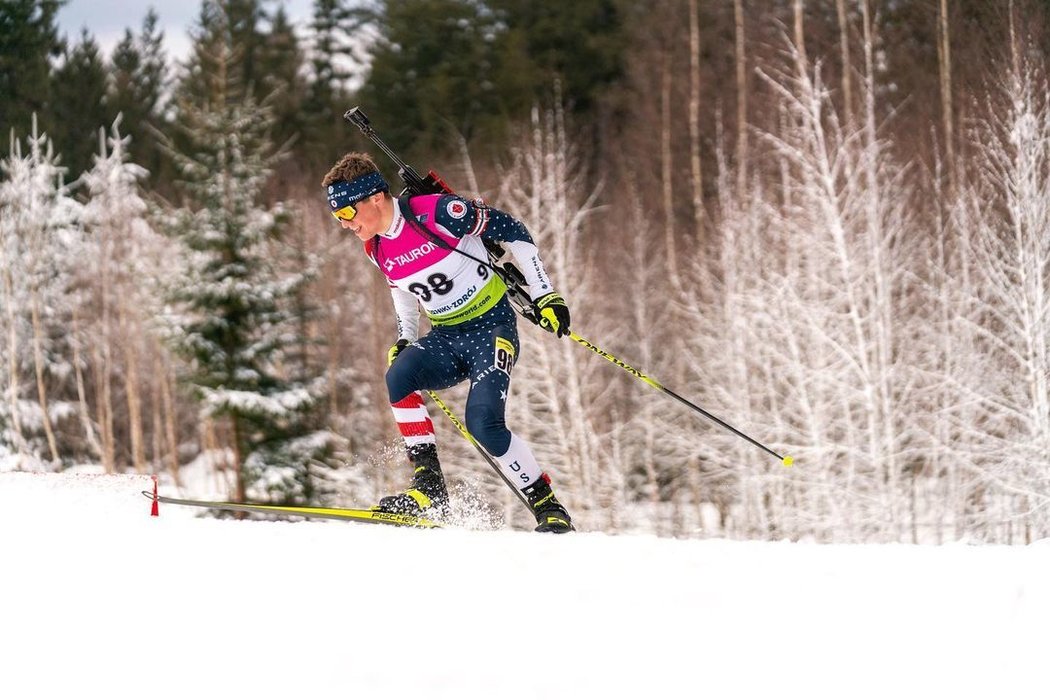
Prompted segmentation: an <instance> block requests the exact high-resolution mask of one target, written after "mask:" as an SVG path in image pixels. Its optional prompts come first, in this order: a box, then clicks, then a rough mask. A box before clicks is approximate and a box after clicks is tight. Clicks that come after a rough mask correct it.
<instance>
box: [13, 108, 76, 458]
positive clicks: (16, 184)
mask: <svg viewBox="0 0 1050 700" xmlns="http://www.w3.org/2000/svg"><path fill="white" fill-rule="evenodd" d="M0 174H2V177H3V179H2V181H0V275H2V276H3V279H2V286H3V304H4V310H3V328H4V333H3V336H4V343H3V345H2V347H3V355H4V372H3V373H2V376H3V379H4V399H5V400H4V401H3V402H2V403H0V405H2V407H3V408H2V412H0V420H2V422H3V427H4V436H3V438H2V442H3V443H4V444H5V445H7V446H8V447H9V448H13V449H14V450H16V451H18V452H20V453H22V454H28V455H29V456H33V457H38V458H41V459H45V460H48V461H50V462H51V463H52V464H54V465H56V466H57V465H58V463H59V462H60V459H61V456H62V454H61V450H60V444H59V443H60V440H59V435H57V431H56V422H58V421H60V420H62V419H63V418H65V417H66V416H68V415H70V414H71V413H73V410H74V409H75V406H76V404H75V402H73V401H70V400H68V399H69V398H70V397H71V393H70V391H69V390H70V387H71V384H72V383H71V382H70V381H69V380H70V376H71V369H72V365H71V363H70V357H69V353H68V350H69V348H68V344H67V338H66V332H67V329H68V328H69V324H70V317H71V315H72V307H71V304H70V300H71V299H72V294H71V291H72V282H73V277H72V271H73V270H74V269H76V267H77V265H78V264H79V254H80V247H81V243H82V236H81V232H80V230H79V228H78V226H77V220H78V218H79V215H80V205H79V204H78V203H77V202H76V201H75V200H74V199H73V198H72V197H71V196H70V194H69V188H68V187H67V186H66V185H65V183H64V170H63V168H62V167H61V166H60V165H59V162H58V156H57V155H56V154H55V153H54V150H53V148H52V145H51V140H50V138H49V137H48V136H47V134H43V133H39V131H38V129H37V124H36V119H35V118H34V119H33V125H32V129H31V132H30V134H29V136H28V137H27V138H26V141H25V153H23V150H22V145H21V143H20V142H19V141H17V140H14V138H12V143H11V150H10V153H9V156H8V157H7V158H6V159H4V160H2V161H0Z"/></svg>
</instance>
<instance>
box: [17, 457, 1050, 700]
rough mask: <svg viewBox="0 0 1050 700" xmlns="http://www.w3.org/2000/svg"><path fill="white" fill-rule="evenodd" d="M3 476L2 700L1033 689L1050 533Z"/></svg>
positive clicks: (1019, 693)
mask: <svg viewBox="0 0 1050 700" xmlns="http://www.w3.org/2000/svg"><path fill="white" fill-rule="evenodd" d="M150 484H151V482H150V480H149V479H148V477H140V476H91V475H70V474H63V475H58V474H39V473H36V474H29V473H0V562H2V570H0V697H3V698H17V699H21V698H63V697H83V696H89V697H101V698H147V699H154V698H218V697H237V698H253V699H254V698H277V697H280V698H297V699H302V698H315V699H316V698H321V697H324V698H327V697H341V698H350V699H352V700H356V699H357V698H425V699H427V700H429V699H432V698H528V699H529V700H536V699H538V698H543V699H544V700H552V699H557V698H663V697H673V698H682V697H685V698H693V697H695V698H701V697H703V698H718V699H720V700H721V699H723V698H784V697H789V698H791V697H798V698H835V699H836V700H843V699H851V700H852V699H854V698H880V699H882V700H885V699H887V698H894V699H898V698H924V699H932V698H985V699H987V698H1043V699H1045V698H1050V543H1048V542H1046V541H1043V542H1039V543H1036V544H1033V545H1030V546H1027V547H1001V546H968V545H965V544H956V545H949V546H942V547H927V546H908V545H880V546H871V545H842V546H830V545H815V544H797V543H787V542H783V543H764V542H731V541H724V540H672V539H659V538H655V537H640V536H619V537H614V536H607V535H602V534H595V533H587V534H579V533H577V534H574V535H570V536H564V537H558V536H553V535H538V534H534V533H527V532H511V531H495V532H492V531H489V532H479V531H466V530H444V531H414V530H405V529H398V528H392V527H385V526H377V525H365V524H354V523H345V522H332V521H315V522H255V521H236V520H217V519H210V518H199V517H196V514H195V511H194V510H193V509H189V508H185V507H180V506H171V505H164V504H162V505H161V512H160V517H158V518H151V517H150V516H149V508H150V503H149V501H147V500H146V499H145V498H143V497H142V496H141V495H140V494H139V491H141V490H143V489H148V488H150Z"/></svg>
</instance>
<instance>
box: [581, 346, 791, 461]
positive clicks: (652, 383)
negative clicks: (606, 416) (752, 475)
mask: <svg viewBox="0 0 1050 700" xmlns="http://www.w3.org/2000/svg"><path fill="white" fill-rule="evenodd" d="M569 337H570V338H572V339H573V340H575V341H576V342H577V343H579V344H580V345H582V346H583V347H585V348H587V349H588V350H591V351H593V352H595V353H597V354H598V355H601V356H602V357H604V358H605V359H606V360H608V361H609V362H611V363H613V364H614V365H616V366H617V367H619V368H621V369H623V370H624V371H626V372H627V373H628V374H630V375H632V376H634V377H637V378H638V379H641V380H642V381H643V382H645V383H646V384H648V385H649V386H651V387H653V388H654V389H659V390H660V391H662V392H664V393H665V394H667V395H668V396H670V397H672V398H675V399H678V400H679V401H681V402H682V403H683V404H685V405H686V406H688V407H689V408H691V409H693V410H694V411H697V412H698V413H700V414H701V415H703V416H704V417H705V418H709V419H711V420H713V421H714V422H715V423H717V424H718V425H720V426H722V427H723V428H725V429H726V430H729V431H730V432H732V433H733V434H735V435H738V436H739V437H742V438H744V439H745V440H747V441H748V442H750V443H751V444H752V445H754V446H755V447H759V448H761V449H763V450H765V451H766V452H768V453H769V454H771V455H773V456H774V457H776V458H777V459H779V460H780V461H781V463H782V464H783V465H784V466H785V467H790V466H791V465H792V464H793V463H794V462H795V460H794V458H793V457H791V456H788V455H779V454H777V453H776V452H774V451H773V450H771V449H769V448H768V447H766V446H765V445H763V444H762V443H761V442H759V441H758V440H755V439H754V438H752V437H750V436H748V435H745V434H744V433H742V432H740V431H739V430H737V429H736V428H734V427H733V426H731V425H729V423H726V422H725V421H724V420H722V419H721V418H718V417H717V416H713V415H711V414H710V413H708V412H707V411H705V410H704V409H702V408H700V407H699V406H697V405H696V404H695V403H693V402H692V401H689V400H688V399H685V398H682V397H681V396H679V395H678V394H676V393H675V392H673V391H671V390H670V389H668V388H667V387H665V386H664V385H663V384H661V383H660V382H658V381H656V380H655V379H653V378H652V377H647V376H645V375H644V374H642V373H641V372H639V371H638V370H636V369H635V368H634V367H631V366H630V365H629V364H627V363H626V362H624V361H623V360H621V359H620V358H618V357H616V356H615V355H613V354H612V353H610V352H607V351H605V350H602V349H601V348H600V347H598V346H597V345H595V344H594V343H592V342H590V341H589V340H587V339H585V338H582V337H580V336H579V335H578V334H577V333H575V332H574V331H571V330H570V331H569Z"/></svg>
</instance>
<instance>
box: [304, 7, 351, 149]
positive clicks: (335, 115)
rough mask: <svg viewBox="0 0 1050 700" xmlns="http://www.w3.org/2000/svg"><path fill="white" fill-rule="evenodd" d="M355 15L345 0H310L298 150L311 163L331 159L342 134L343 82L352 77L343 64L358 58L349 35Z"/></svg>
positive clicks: (343, 126)
mask: <svg viewBox="0 0 1050 700" xmlns="http://www.w3.org/2000/svg"><path fill="white" fill-rule="evenodd" d="M355 17H356V16H355V14H354V13H353V12H352V11H351V9H350V8H349V6H348V2H347V0H314V8H313V18H312V19H311V21H310V30H311V33H312V36H313V41H312V47H311V52H310V78H309V82H308V84H307V87H306V96H305V98H304V102H303V109H302V115H301V116H302V122H303V145H302V149H301V150H302V151H303V152H304V153H305V154H306V156H307V159H308V160H309V162H311V163H328V162H329V161H330V160H332V144H334V143H338V142H339V141H340V140H341V138H342V134H344V133H345V131H344V129H345V124H344V122H343V112H344V111H345V110H346V109H347V107H348V105H347V104H346V103H347V96H346V85H347V82H348V81H349V80H350V78H351V77H352V75H351V72H350V71H349V70H348V69H347V65H348V64H349V63H350V62H351V60H352V59H355V58H357V59H360V57H359V56H356V55H355V54H354V53H353V46H354V44H353V43H352V42H351V40H350V34H349V33H350V32H352V31H353V30H354V29H356V28H357V26H358V22H357V20H355Z"/></svg>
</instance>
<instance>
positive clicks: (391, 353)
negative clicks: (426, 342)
mask: <svg viewBox="0 0 1050 700" xmlns="http://www.w3.org/2000/svg"><path fill="white" fill-rule="evenodd" d="M411 344H412V341H410V340H407V339H405V338H399V339H398V341H397V342H396V343H394V344H393V345H391V346H390V349H389V350H388V351H387V353H386V366H387V367H389V366H390V365H392V364H394V359H395V358H397V356H398V355H400V354H401V351H402V350H404V349H405V348H407V347H408V346H409V345H411Z"/></svg>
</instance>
